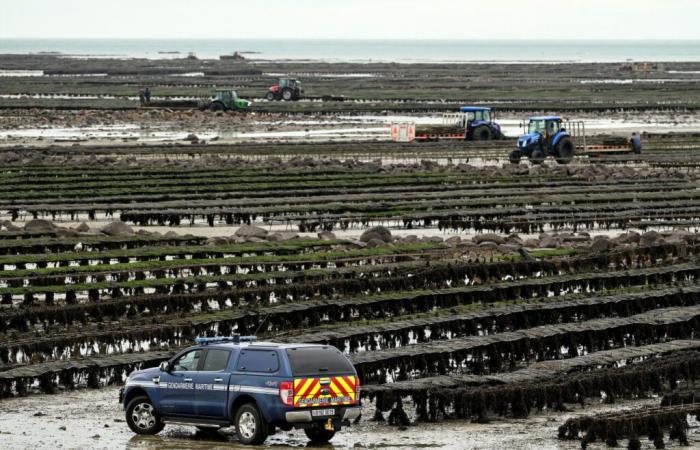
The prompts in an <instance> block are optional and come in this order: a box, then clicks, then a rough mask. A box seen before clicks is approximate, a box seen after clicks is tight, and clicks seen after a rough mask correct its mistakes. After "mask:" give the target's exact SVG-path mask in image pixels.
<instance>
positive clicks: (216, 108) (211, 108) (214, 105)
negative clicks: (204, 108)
mask: <svg viewBox="0 0 700 450" xmlns="http://www.w3.org/2000/svg"><path fill="white" fill-rule="evenodd" d="M224 110H226V107H225V106H224V105H223V103H221V102H214V103H212V104H211V105H209V111H224Z"/></svg>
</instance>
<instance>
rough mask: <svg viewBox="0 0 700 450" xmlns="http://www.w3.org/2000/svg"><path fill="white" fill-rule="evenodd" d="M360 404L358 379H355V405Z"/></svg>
mask: <svg viewBox="0 0 700 450" xmlns="http://www.w3.org/2000/svg"><path fill="white" fill-rule="evenodd" d="M359 402H360V377H355V403H359Z"/></svg>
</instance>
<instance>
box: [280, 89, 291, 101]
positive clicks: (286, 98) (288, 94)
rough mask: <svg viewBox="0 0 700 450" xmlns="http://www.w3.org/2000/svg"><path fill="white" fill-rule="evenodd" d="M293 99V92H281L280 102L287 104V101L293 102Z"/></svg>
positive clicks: (286, 90)
mask: <svg viewBox="0 0 700 450" xmlns="http://www.w3.org/2000/svg"><path fill="white" fill-rule="evenodd" d="M293 99H294V91H292V90H291V89H284V90H283V91H282V100H284V101H287V102H288V101H290V100H293Z"/></svg>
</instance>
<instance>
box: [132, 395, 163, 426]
mask: <svg viewBox="0 0 700 450" xmlns="http://www.w3.org/2000/svg"><path fill="white" fill-rule="evenodd" d="M126 423H127V424H128V425H129V428H131V431H133V432H134V433H136V434H158V433H159V432H160V431H161V430H162V429H163V427H164V426H165V425H164V424H163V422H161V421H160V419H159V418H158V415H157V414H156V409H155V408H154V407H153V403H151V400H150V399H149V398H148V397H136V398H135V399H133V400H131V401H130V402H129V404H128V405H127V406H126Z"/></svg>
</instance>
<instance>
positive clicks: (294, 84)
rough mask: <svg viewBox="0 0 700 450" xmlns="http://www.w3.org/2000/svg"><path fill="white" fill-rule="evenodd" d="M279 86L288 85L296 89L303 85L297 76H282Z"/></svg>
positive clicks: (284, 86)
mask: <svg viewBox="0 0 700 450" xmlns="http://www.w3.org/2000/svg"><path fill="white" fill-rule="evenodd" d="M279 86H280V88H282V89H284V88H286V87H288V88H290V89H296V88H297V87H299V88H300V87H301V82H300V81H299V80H297V79H296V78H280V82H279Z"/></svg>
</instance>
